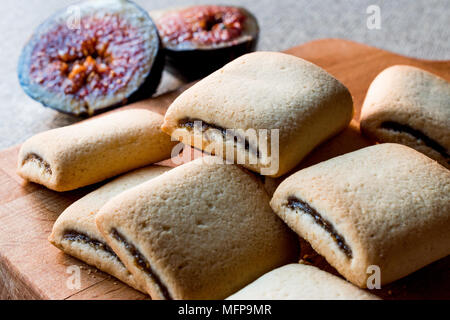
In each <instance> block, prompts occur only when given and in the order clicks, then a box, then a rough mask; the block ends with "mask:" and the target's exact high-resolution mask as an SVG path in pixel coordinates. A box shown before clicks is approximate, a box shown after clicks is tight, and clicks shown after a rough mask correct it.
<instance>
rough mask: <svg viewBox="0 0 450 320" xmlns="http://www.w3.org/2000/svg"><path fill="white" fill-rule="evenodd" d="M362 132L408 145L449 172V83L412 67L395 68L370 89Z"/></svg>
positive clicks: (369, 135)
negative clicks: (437, 162)
mask: <svg viewBox="0 0 450 320" xmlns="http://www.w3.org/2000/svg"><path fill="white" fill-rule="evenodd" d="M361 131H362V132H363V133H364V134H365V135H366V136H368V137H369V138H371V139H372V140H374V141H379V142H395V143H401V144H404V145H407V146H409V147H411V148H414V149H416V150H417V151H420V152H422V153H424V154H426V155H427V156H429V157H430V158H432V159H434V160H437V161H439V162H440V163H441V164H443V165H444V166H446V167H447V168H449V169H450V82H448V81H446V80H445V79H442V78H440V77H438V76H436V75H434V74H432V73H430V72H427V71H425V70H421V69H419V68H416V67H411V66H402V65H398V66H393V67H390V68H387V69H386V70H384V71H383V72H381V73H380V74H379V75H378V76H377V77H376V78H375V80H374V81H373V82H372V84H371V85H370V88H369V91H368V92H367V96H366V99H365V101H364V104H363V107H362V111H361Z"/></svg>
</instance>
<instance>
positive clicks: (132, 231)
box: [96, 156, 298, 299]
mask: <svg viewBox="0 0 450 320" xmlns="http://www.w3.org/2000/svg"><path fill="white" fill-rule="evenodd" d="M218 160H220V162H223V160H222V159H219V158H217V157H211V156H208V157H204V158H199V159H196V160H194V161H191V162H188V163H186V164H184V165H181V166H179V167H176V168H174V169H172V170H171V171H169V172H167V173H165V174H164V175H162V176H160V177H157V178H155V179H153V180H151V181H149V182H147V183H143V184H141V185H139V186H137V187H136V188H134V189H132V190H129V191H125V192H124V193H122V194H120V195H118V196H117V197H115V198H113V199H111V200H110V201H109V202H108V203H107V204H106V205H105V206H103V207H102V209H101V210H100V212H99V213H98V215H97V217H96V223H97V227H98V228H99V230H100V232H101V233H102V234H103V236H104V237H105V239H106V241H107V243H108V245H109V246H110V247H111V248H112V249H113V250H114V252H116V254H117V255H118V256H119V257H120V259H121V260H122V261H123V262H124V264H125V266H126V267H127V269H128V270H130V272H131V273H132V274H133V276H134V278H135V279H136V281H138V282H139V283H140V284H141V285H142V286H143V287H145V288H146V291H147V292H148V293H149V294H150V296H151V297H152V299H224V298H226V297H228V296H229V295H231V294H232V293H233V292H236V291H237V290H239V289H241V288H242V287H244V286H245V285H247V284H248V283H250V282H252V281H253V280H255V279H256V278H258V277H259V276H261V275H263V274H264V273H266V272H268V271H270V270H272V269H274V268H276V267H279V266H281V265H284V264H286V263H289V262H293V261H295V260H296V259H298V239H297V237H296V236H295V234H294V233H292V232H291V231H290V230H289V228H287V226H286V225H285V224H284V223H283V222H282V221H281V220H280V219H279V218H278V217H277V216H276V215H275V214H274V213H273V211H272V209H271V208H270V205H269V201H270V198H269V196H268V195H267V193H266V191H265V190H264V187H263V185H262V184H261V181H260V180H259V179H258V178H256V177H255V176H254V175H253V174H252V173H250V172H247V171H245V170H244V169H242V168H241V167H239V166H237V165H234V164H223V163H217V161H218Z"/></svg>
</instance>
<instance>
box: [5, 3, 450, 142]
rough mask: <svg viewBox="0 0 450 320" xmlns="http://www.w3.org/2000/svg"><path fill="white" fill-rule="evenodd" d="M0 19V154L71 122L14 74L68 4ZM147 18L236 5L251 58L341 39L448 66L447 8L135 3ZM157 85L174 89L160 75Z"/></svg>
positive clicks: (28, 6) (22, 8)
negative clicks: (42, 29)
mask: <svg viewBox="0 0 450 320" xmlns="http://www.w3.org/2000/svg"><path fill="white" fill-rule="evenodd" d="M1 2H2V4H1V6H2V9H1V12H0V26H1V28H2V29H1V32H0V43H1V45H0V46H1V50H0V70H1V72H0V101H2V103H1V104H0V114H1V116H0V119H1V120H0V137H1V138H0V149H2V148H6V147H9V146H11V145H14V144H17V143H20V142H22V141H23V140H25V139H26V138H28V137H29V136H31V135H33V134H35V133H37V132H40V131H44V130H47V129H51V128H55V127H59V126H63V125H67V124H70V123H73V122H76V121H78V120H79V119H77V118H75V117H71V116H67V115H63V114H60V113H58V112H56V111H53V110H51V109H48V108H43V107H41V106H40V104H39V103H37V102H35V101H33V100H32V99H30V98H28V97H27V96H26V95H25V93H23V91H22V90H21V88H20V86H19V83H18V80H17V75H16V66H17V60H18V57H19V54H20V51H21V49H22V47H23V45H24V44H25V42H26V40H27V39H28V37H29V36H30V35H31V34H32V32H33V30H34V28H35V27H36V26H37V25H38V24H39V23H40V22H42V20H44V19H45V18H46V17H48V16H49V15H50V14H52V13H53V12H54V11H55V10H57V9H60V8H63V7H65V6H67V5H68V4H71V3H74V2H75V1H71V0H2V1H1ZM136 2H137V3H139V4H140V5H142V6H143V7H144V8H145V9H147V10H154V9H162V8H165V7H168V6H182V5H189V4H193V3H218V4H231V5H241V6H245V7H247V8H248V9H249V10H250V11H252V12H253V13H254V14H255V15H256V17H257V18H258V21H259V23H260V27H261V35H260V42H259V46H258V49H259V50H283V49H287V48H289V47H292V46H295V45H298V44H301V43H304V42H307V41H310V40H314V39H318V38H329V37H337V38H345V39H350V40H354V41H358V42H362V43H366V44H369V45H373V46H376V47H379V48H383V49H386V50H390V51H394V52H396V53H400V54H404V55H409V56H413V57H418V58H424V59H440V60H444V59H450V1H449V0H434V1H433V0H390V1H388V0H386V1H379V0H378V1H377V0H367V1H366V0H326V1H323V0H276V1H274V0H262V1H255V0H254V1H251V0H243V1H237V0H235V1H230V0H209V1H208V0H204V1H195V0H194V1H192V0H191V1H189V0H170V1H169V0H136ZM370 5H378V6H379V7H380V9H381V29H373V30H370V29H369V28H368V27H367V18H368V16H369V14H367V13H366V10H367V7H368V6H370ZM164 83H165V85H166V87H167V86H169V85H172V86H173V85H174V84H176V82H174V79H172V78H171V77H170V76H167V75H165V77H164Z"/></svg>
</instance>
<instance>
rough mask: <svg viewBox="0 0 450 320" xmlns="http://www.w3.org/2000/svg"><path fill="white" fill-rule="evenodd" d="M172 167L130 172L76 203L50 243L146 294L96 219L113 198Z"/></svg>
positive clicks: (57, 225) (61, 218) (58, 223)
mask: <svg viewBox="0 0 450 320" xmlns="http://www.w3.org/2000/svg"><path fill="white" fill-rule="evenodd" d="M169 169H170V168H169V167H162V166H149V167H145V168H142V169H138V170H135V171H133V172H130V173H127V174H125V175H123V176H121V177H119V178H116V179H114V180H113V181H111V182H109V183H107V184H105V185H104V186H102V187H100V188H99V189H97V190H95V191H93V192H91V193H89V194H88V195H86V196H84V197H83V198H81V199H80V200H78V201H76V202H74V203H73V204H72V205H71V206H69V207H68V208H67V209H66V210H64V212H63V213H62V214H61V215H60V216H59V217H58V219H57V220H56V222H55V224H54V225H53V230H52V233H51V235H50V237H49V239H48V240H49V241H50V242H51V243H52V244H53V245H55V246H56V247H58V248H59V249H61V250H63V251H64V252H65V253H67V254H70V255H72V256H74V257H76V258H78V259H80V260H83V261H85V262H86V263H88V264H90V265H93V266H95V267H97V268H98V269H100V270H102V271H105V272H107V273H109V274H111V275H113V276H114V277H116V278H117V279H119V280H121V281H123V282H125V283H126V284H128V285H130V286H132V287H134V288H135V289H138V290H140V291H142V292H145V288H144V287H142V286H139V283H136V282H135V281H134V279H133V277H132V275H131V274H130V273H129V272H128V270H127V269H126V268H125V266H124V265H123V263H122V262H121V261H120V259H119V258H118V257H117V255H116V254H115V253H114V251H113V250H112V249H111V248H110V247H109V246H108V245H107V244H106V241H105V239H104V238H103V236H102V235H101V233H100V232H99V231H98V229H97V226H96V225H95V216H96V215H97V213H98V211H99V210H100V208H101V207H102V206H103V205H104V204H105V203H106V202H107V201H108V200H110V199H111V198H113V197H114V196H116V195H118V194H120V193H121V192H123V191H125V190H127V189H131V188H132V187H134V186H137V185H138V184H141V183H143V182H145V181H147V180H150V179H152V178H154V177H157V176H159V175H161V174H162V173H164V172H166V171H168V170H169Z"/></svg>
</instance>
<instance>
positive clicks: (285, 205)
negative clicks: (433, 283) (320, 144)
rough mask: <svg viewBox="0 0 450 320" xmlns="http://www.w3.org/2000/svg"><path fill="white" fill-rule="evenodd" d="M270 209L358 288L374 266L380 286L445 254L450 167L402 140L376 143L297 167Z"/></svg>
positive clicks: (449, 247) (449, 249) (449, 237)
mask: <svg viewBox="0 0 450 320" xmlns="http://www.w3.org/2000/svg"><path fill="white" fill-rule="evenodd" d="M271 206H272V208H273V210H274V211H275V212H276V213H277V214H278V216H280V217H281V218H282V219H283V220H284V221H285V222H286V223H287V224H288V225H289V226H290V227H291V228H292V229H293V230H294V231H295V232H297V233H298V234H299V235H300V236H301V237H303V238H304V239H305V240H306V241H308V242H309V243H310V244H311V246H312V247H313V248H314V250H316V251H317V252H318V253H319V254H320V255H322V256H324V257H325V258H326V260H327V261H328V262H329V263H330V264H331V265H332V266H333V267H334V268H335V269H336V270H337V271H338V272H339V273H340V274H342V275H343V276H344V277H345V278H347V280H349V281H351V282H352V283H354V284H356V285H358V286H360V287H366V285H367V280H368V278H369V277H370V276H371V275H374V274H375V272H376V270H375V269H376V267H379V271H380V275H381V281H380V283H381V284H386V283H389V282H392V281H395V280H397V279H399V278H402V277H404V276H407V275H408V274H410V273H412V272H414V271H416V270H418V269H420V268H422V267H424V266H426V265H428V264H430V263H432V262H433V261H436V260H438V259H441V258H443V257H445V256H447V255H448V254H449V253H450V232H449V231H450V171H449V170H447V169H446V168H445V167H443V166H441V165H440V164H439V163H437V162H436V161H434V160H432V159H430V158H428V157H427V156H425V155H423V154H422V153H420V152H417V151H416V150H414V149H411V148H409V147H406V146H404V145H400V144H391V143H387V144H378V145H375V146H371V147H367V148H364V149H361V150H358V151H355V152H352V153H348V154H345V155H343V156H339V157H336V158H333V159H331V160H327V161H324V162H321V163H319V164H317V165H314V166H311V167H309V168H306V169H303V170H300V171H299V172H297V173H295V174H293V175H291V176H290V177H289V178H287V179H286V180H284V181H283V182H282V183H281V184H280V186H279V187H278V189H277V190H276V191H275V193H274V196H273V198H272V200H271ZM370 266H375V267H370ZM369 267H370V268H369ZM372 268H374V269H373V270H372Z"/></svg>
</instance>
